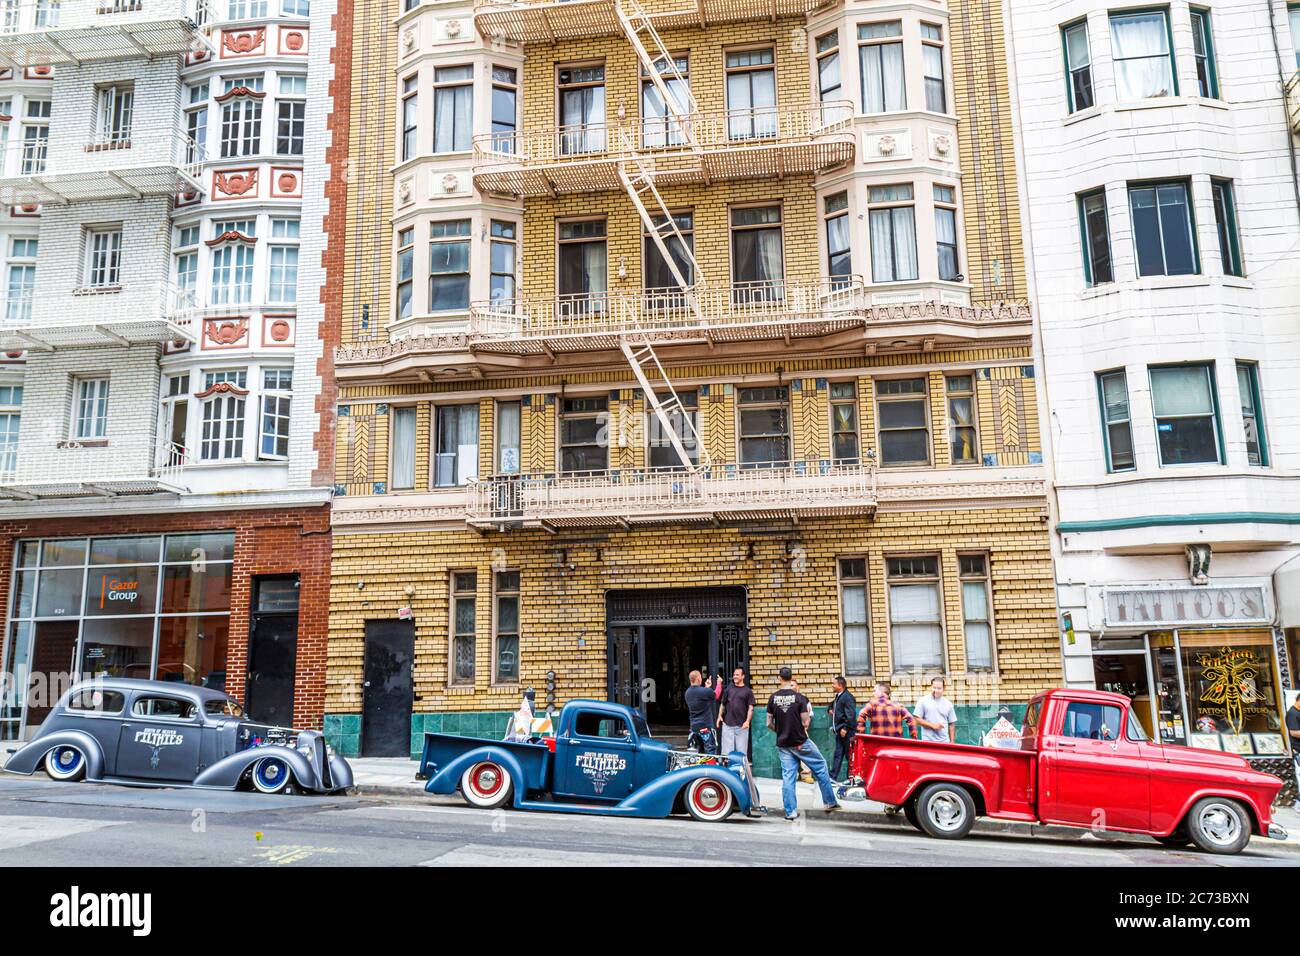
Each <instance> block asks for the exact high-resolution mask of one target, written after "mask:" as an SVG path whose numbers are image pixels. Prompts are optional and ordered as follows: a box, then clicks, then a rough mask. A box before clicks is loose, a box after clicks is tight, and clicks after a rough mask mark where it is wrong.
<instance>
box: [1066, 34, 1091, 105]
mask: <svg viewBox="0 0 1300 956" xmlns="http://www.w3.org/2000/svg"><path fill="white" fill-rule="evenodd" d="M1061 42H1062V44H1063V45H1064V46H1065V96H1066V102H1067V103H1068V104H1069V107H1070V112H1071V113H1077V112H1078V111H1079V110H1086V109H1087V108H1088V107H1090V106H1092V50H1091V48H1090V47H1089V45H1088V21H1087V20H1079V21H1078V22H1076V23H1071V24H1069V25H1068V26H1064V27H1062V28H1061Z"/></svg>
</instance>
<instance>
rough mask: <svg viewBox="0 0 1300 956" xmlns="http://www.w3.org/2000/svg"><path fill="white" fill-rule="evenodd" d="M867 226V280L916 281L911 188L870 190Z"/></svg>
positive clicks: (914, 222)
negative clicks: (869, 228)
mask: <svg viewBox="0 0 1300 956" xmlns="http://www.w3.org/2000/svg"><path fill="white" fill-rule="evenodd" d="M867 215H868V221H869V223H870V226H871V278H872V281H874V282H907V281H910V280H915V279H916V278H917V262H916V210H915V208H914V207H913V205H912V186H911V184H910V183H904V184H901V185H898V186H872V187H871V189H870V191H869V192H868V212H867Z"/></svg>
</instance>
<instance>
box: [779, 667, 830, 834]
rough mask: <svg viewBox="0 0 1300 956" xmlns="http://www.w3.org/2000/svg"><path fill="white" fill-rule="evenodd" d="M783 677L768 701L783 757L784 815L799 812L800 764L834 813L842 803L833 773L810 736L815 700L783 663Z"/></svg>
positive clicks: (782, 787) (828, 808)
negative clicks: (837, 799)
mask: <svg viewBox="0 0 1300 956" xmlns="http://www.w3.org/2000/svg"><path fill="white" fill-rule="evenodd" d="M780 677H781V686H780V687H779V688H777V689H776V690H775V691H773V693H772V696H771V697H769V698H768V701H767V726H768V727H769V728H771V729H772V730H773V731H774V732H775V733H776V753H777V756H778V757H779V758H780V760H781V803H782V805H783V807H784V808H785V818H786V819H787V820H795V819H797V818H798V816H799V812H798V810H799V804H798V802H797V799H796V794H795V779H796V778H797V777H798V775H799V766H800V764H803V765H804V766H806V767H807V768H808V769H809V770H810V771H811V772H812V775H813V778H814V779H815V780H816V781H817V786H818V787H819V788H820V790H821V795H822V802H823V804H824V806H823V808H822V809H824V810H825V811H826V812H827V813H834V812H835V811H836V810H839V809H840V805H839V803H838V802H837V801H836V799H835V790H834V788H833V787H832V785H831V778H830V774H829V773H827V771H826V758H825V757H823V756H822V752H821V751H820V750H818V749H817V745H816V744H815V743H813V742H812V741H811V740H810V739H809V738H808V728H809V726H810V725H811V724H812V702H811V701H809V700H808V698H807V697H805V696H804V695H803V694H801V693H799V691H798V689H796V687H795V686H794V675H793V674H792V673H791V672H790V668H788V667H782V668H781V671H780Z"/></svg>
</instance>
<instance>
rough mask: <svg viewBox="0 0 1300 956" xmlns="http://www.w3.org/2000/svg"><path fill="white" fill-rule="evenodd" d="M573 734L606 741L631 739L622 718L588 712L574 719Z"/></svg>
mask: <svg viewBox="0 0 1300 956" xmlns="http://www.w3.org/2000/svg"><path fill="white" fill-rule="evenodd" d="M633 713H635V711H634V712H633ZM573 732H574V733H575V734H577V735H578V736H579V737H601V738H604V739H606V740H627V739H629V738H630V737H631V734H630V733H629V732H628V729H627V722H626V721H625V720H623V718H622V717H607V716H606V715H604V714H597V713H591V712H590V711H588V712H585V713H580V714H578V716H577V717H575V718H574V720H573Z"/></svg>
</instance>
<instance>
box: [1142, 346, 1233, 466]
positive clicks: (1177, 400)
mask: <svg viewBox="0 0 1300 956" xmlns="http://www.w3.org/2000/svg"><path fill="white" fill-rule="evenodd" d="M1150 375H1151V406H1152V411H1153V413H1154V415H1155V420H1156V445H1157V447H1158V449H1159V451H1160V464H1162V465H1189V464H1199V463H1216V464H1217V463H1218V462H1219V461H1220V460H1221V458H1220V448H1219V424H1218V402H1217V400H1216V398H1215V387H1214V370H1213V368H1212V367H1211V366H1210V365H1208V364H1195V365H1167V366H1156V367H1153V368H1152V369H1151V370H1150Z"/></svg>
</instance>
